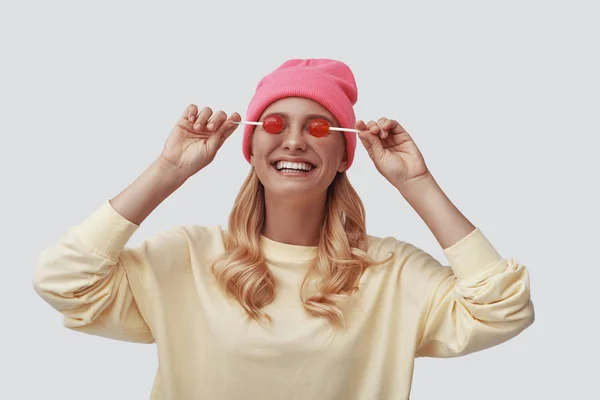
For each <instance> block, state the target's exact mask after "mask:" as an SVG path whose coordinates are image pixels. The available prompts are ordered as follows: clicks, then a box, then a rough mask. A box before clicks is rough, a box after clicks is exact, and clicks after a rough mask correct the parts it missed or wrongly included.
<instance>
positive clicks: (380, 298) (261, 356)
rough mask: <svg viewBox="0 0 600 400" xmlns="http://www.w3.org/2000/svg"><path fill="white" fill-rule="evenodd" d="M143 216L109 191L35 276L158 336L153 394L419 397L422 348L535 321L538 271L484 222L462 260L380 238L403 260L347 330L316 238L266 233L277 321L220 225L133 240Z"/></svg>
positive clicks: (439, 350)
mask: <svg viewBox="0 0 600 400" xmlns="http://www.w3.org/2000/svg"><path fill="white" fill-rule="evenodd" d="M138 227H139V226H138V225H136V224H134V223H132V222H130V221H128V220H127V219H125V218H124V217H123V216H121V215H120V214H118V213H117V212H116V211H115V210H114V208H112V206H111V205H110V203H109V202H108V201H107V202H105V203H103V204H101V205H100V206H99V207H98V208H97V209H96V210H95V211H94V212H93V213H92V214H91V215H90V216H89V217H88V218H86V219H85V220H84V221H83V222H82V223H81V224H79V225H77V226H73V227H69V228H68V229H67V230H66V232H65V234H64V236H63V237H62V238H61V239H60V240H59V241H58V243H56V244H54V245H53V246H51V247H49V248H46V249H44V250H43V251H42V253H41V255H40V257H39V262H38V264H37V267H36V271H35V279H34V287H35V290H36V291H37V292H38V293H39V295H40V296H41V297H42V298H43V299H44V300H45V301H47V302H48V303H49V304H50V305H51V306H52V307H54V308H55V309H56V310H58V311H60V312H61V313H62V314H63V315H64V325H65V326H66V327H68V328H70V329H74V330H76V331H80V332H85V333H88V334H92V335H99V336H104V337H108V338H113V339H118V340H124V341H132V342H144V343H156V345H157V350H158V359H159V368H158V371H157V373H156V376H155V379H154V385H153V388H152V395H151V398H152V399H173V400H187V399H206V400H234V399H235V400H237V399H240V400H242V399H243V400H255V399H256V400H270V399H273V400H358V399H360V400H375V399H377V400H399V399H408V398H409V394H410V386H411V380H412V374H413V364H414V359H415V357H419V356H422V357H453V356H458V355H463V354H467V353H470V352H474V351H478V350H481V349H484V348H488V347H491V346H494V345H497V344H499V343H501V342H504V341H506V340H508V339H510V338H512V337H514V336H516V335H517V334H519V333H520V332H521V331H523V330H524V329H525V328H527V327H528V326H529V325H530V324H532V322H533V320H534V309H533V305H532V303H531V302H530V296H529V277H528V273H527V270H526V269H525V267H523V265H520V264H518V263H517V262H515V261H514V260H513V259H503V258H502V257H501V256H500V255H499V254H498V252H497V251H496V250H495V248H494V247H493V246H492V245H491V244H490V242H489V241H488V240H487V239H486V238H485V236H484V235H483V234H482V232H481V231H480V230H479V229H475V230H474V231H473V232H472V233H470V234H469V235H468V236H467V237H465V238H464V239H463V240H461V241H460V242H459V243H457V244H455V245H454V246H452V247H450V248H448V249H445V250H444V253H445V255H446V257H447V259H448V262H449V265H450V266H449V267H446V266H442V265H441V264H440V263H439V262H438V261H437V260H435V259H434V258H433V257H432V256H430V255H429V254H427V253H425V252H424V251H422V250H420V249H418V248H417V247H415V246H413V245H411V244H409V243H405V242H401V241H398V240H396V239H393V238H376V237H369V248H368V253H369V254H370V256H371V257H373V258H374V259H375V260H381V259H385V258H387V256H388V254H389V252H393V253H395V255H396V257H395V260H394V261H393V262H389V263H387V264H384V265H381V266H377V267H372V268H369V269H367V271H366V272H365V273H364V275H363V276H362V278H361V280H360V284H359V286H360V290H359V292H358V293H357V294H356V295H355V297H354V298H353V299H352V300H350V301H349V302H348V303H346V304H345V305H344V310H345V318H346V329H345V330H344V331H335V329H334V328H331V327H330V325H329V323H328V322H327V321H326V320H324V319H322V318H317V317H313V316H311V315H310V314H308V313H307V312H306V311H305V310H304V308H303V307H302V304H301V301H300V297H299V288H300V284H301V282H302V280H303V278H304V275H305V273H306V271H307V269H306V266H305V265H304V262H305V261H307V260H309V259H310V258H311V257H312V256H313V254H314V252H315V248H314V247H304V246H293V245H287V244H283V243H277V242H274V241H272V240H269V239H267V238H264V237H263V238H262V245H263V246H264V253H265V256H266V259H267V265H268V267H269V269H270V270H271V271H272V273H273V275H274V277H275V279H276V285H277V287H276V299H275V301H274V302H273V303H272V304H270V305H269V306H267V307H266V309H265V311H266V312H267V313H268V314H269V315H271V317H272V318H273V324H272V325H260V324H257V323H246V322H245V321H246V316H245V314H244V312H243V309H242V308H241V307H240V306H239V305H238V304H237V303H236V302H235V301H233V300H230V299H228V298H227V297H226V296H225V295H224V294H223V293H222V292H221V290H220V288H219V287H218V286H217V285H216V282H215V280H214V278H213V277H212V275H211V274H210V271H209V261H210V260H211V259H212V258H214V257H216V256H217V255H219V254H221V253H222V251H223V235H224V234H225V232H224V231H223V230H222V229H221V228H220V227H202V226H197V225H190V226H178V227H175V228H171V229H166V230H164V231H162V232H160V233H158V234H156V235H153V236H152V237H150V238H149V239H147V240H145V241H144V242H143V243H142V244H140V245H139V246H136V247H127V246H126V244H127V242H128V240H129V239H130V237H131V236H132V234H133V233H134V232H135V231H136V229H137V228H138Z"/></svg>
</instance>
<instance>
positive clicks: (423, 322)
mask: <svg viewBox="0 0 600 400" xmlns="http://www.w3.org/2000/svg"><path fill="white" fill-rule="evenodd" d="M413 250H414V251H413V252H412V254H411V255H409V257H408V259H407V264H413V266H414V268H413V267H409V266H408V265H407V268H408V270H409V272H408V274H407V275H408V276H407V277H408V278H409V279H408V280H407V282H406V283H405V284H406V285H411V286H412V287H411V289H410V290H411V291H412V293H413V298H414V297H419V298H420V299H419V301H416V304H418V305H419V306H420V307H421V308H420V318H419V322H420V330H419V337H418V343H417V356H420V357H455V356H460V355H465V354H468V353H473V352H476V351H480V350H483V349H486V348H490V347H492V346H496V345H498V344H500V343H503V342H505V341H507V340H509V339H511V338H513V337H515V336H517V335H518V334H519V333H520V332H522V331H523V330H525V329H526V328H527V327H529V326H530V325H531V324H532V323H533V321H534V309H533V304H532V302H531V300H530V288H529V275H528V272H527V269H526V268H525V267H524V266H523V265H521V264H519V263H518V262H517V261H516V260H514V259H512V258H511V259H504V258H502V257H501V256H500V254H499V253H498V252H497V251H496V249H495V248H494V247H493V245H492V244H491V243H490V242H489V241H488V240H487V238H486V237H485V236H484V234H483V233H482V232H481V231H480V230H479V229H478V228H476V229H475V230H474V231H473V232H471V233H470V234H468V235H467V236H466V237H464V238H463V239H462V240H460V241H459V242H458V243H456V244H455V245H453V246H451V247H449V248H447V249H444V254H445V255H446V257H447V259H448V262H449V264H450V265H449V266H442V265H441V264H440V263H439V262H438V261H437V260H435V259H434V258H433V257H432V256H430V255H429V254H427V253H425V252H423V251H420V250H418V249H416V248H414V247H413Z"/></svg>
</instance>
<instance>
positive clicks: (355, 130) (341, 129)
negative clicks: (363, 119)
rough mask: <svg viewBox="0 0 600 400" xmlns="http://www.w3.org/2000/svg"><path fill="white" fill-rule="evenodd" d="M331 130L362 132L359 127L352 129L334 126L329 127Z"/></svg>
mask: <svg viewBox="0 0 600 400" xmlns="http://www.w3.org/2000/svg"><path fill="white" fill-rule="evenodd" d="M329 130H330V131H338V132H354V133H358V132H360V131H359V130H358V129H350V128H336V127H334V126H332V127H330V128H329Z"/></svg>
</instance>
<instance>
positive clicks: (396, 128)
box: [392, 121, 408, 135]
mask: <svg viewBox="0 0 600 400" xmlns="http://www.w3.org/2000/svg"><path fill="white" fill-rule="evenodd" d="M392 132H394V134H396V135H399V134H401V133H406V134H408V132H406V129H404V128H403V127H402V125H400V123H399V122H398V121H394V127H393V128H392Z"/></svg>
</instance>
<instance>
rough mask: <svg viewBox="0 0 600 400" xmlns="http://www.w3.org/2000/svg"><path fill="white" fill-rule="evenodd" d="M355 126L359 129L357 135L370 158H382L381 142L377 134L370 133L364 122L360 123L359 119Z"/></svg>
mask: <svg viewBox="0 0 600 400" xmlns="http://www.w3.org/2000/svg"><path fill="white" fill-rule="evenodd" d="M356 127H357V129H359V130H360V132H359V133H358V137H359V139H360V141H361V143H362V144H363V146H364V147H365V149H366V150H367V153H369V157H371V160H373V161H375V160H380V159H381V158H383V154H384V150H383V144H382V143H381V139H380V138H379V135H375V134H373V133H371V132H370V131H369V130H368V129H366V126H365V125H364V123H362V124H361V122H360V121H359V123H357V124H356Z"/></svg>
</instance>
